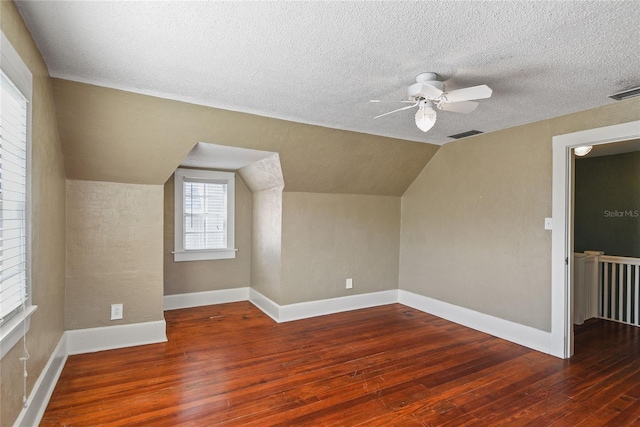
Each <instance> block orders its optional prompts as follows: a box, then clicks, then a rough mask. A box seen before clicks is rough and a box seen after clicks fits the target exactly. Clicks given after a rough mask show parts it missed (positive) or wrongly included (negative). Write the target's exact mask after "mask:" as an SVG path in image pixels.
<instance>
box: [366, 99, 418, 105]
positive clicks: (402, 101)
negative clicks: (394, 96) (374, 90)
mask: <svg viewBox="0 0 640 427" xmlns="http://www.w3.org/2000/svg"><path fill="white" fill-rule="evenodd" d="M369 102H376V103H380V104H382V103H385V104H387V103H390V102H393V103H396V104H397V103H399V102H401V103H409V102H410V103H412V104H415V102H416V101H407V100H400V101H382V100H380V99H371V100H369Z"/></svg>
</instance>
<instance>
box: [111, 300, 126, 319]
mask: <svg viewBox="0 0 640 427" xmlns="http://www.w3.org/2000/svg"><path fill="white" fill-rule="evenodd" d="M123 306H124V304H111V320H118V319H122V318H123V317H124V316H123V314H124V313H123V312H124V308H123Z"/></svg>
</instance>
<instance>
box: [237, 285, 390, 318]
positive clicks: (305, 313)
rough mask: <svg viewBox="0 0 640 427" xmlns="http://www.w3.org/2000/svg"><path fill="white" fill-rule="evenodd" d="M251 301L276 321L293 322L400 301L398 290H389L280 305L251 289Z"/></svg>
mask: <svg viewBox="0 0 640 427" xmlns="http://www.w3.org/2000/svg"><path fill="white" fill-rule="evenodd" d="M249 301H251V303H252V304H253V305H255V306H256V307H258V308H259V309H260V310H262V311H263V312H264V313H265V314H267V315H268V316H269V317H271V318H272V319H273V320H275V321H276V322H279V323H281V322H291V321H293V320H300V319H308V318H311V317H317V316H324V315H327V314H334V313H341V312H344V311H351V310H358V309H361V308H368V307H377V306H380V305H387V304H393V303H396V302H398V291H397V290H395V289H394V290H389V291H381V292H373V293H369V294H360V295H350V296H346V297H338V298H329V299H324V300H318V301H309V302H301V303H295V304H286V305H279V304H277V303H275V302H273V301H272V300H270V299H269V298H267V297H265V296H264V295H262V294H261V293H260V292H258V291H256V290H254V289H251V290H250V292H249Z"/></svg>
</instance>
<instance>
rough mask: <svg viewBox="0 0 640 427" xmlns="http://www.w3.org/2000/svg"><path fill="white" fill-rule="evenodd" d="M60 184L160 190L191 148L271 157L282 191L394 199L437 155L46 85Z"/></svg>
mask: <svg viewBox="0 0 640 427" xmlns="http://www.w3.org/2000/svg"><path fill="white" fill-rule="evenodd" d="M54 88H55V89H54V90H55V99H56V106H57V109H58V121H59V124H60V135H61V139H62V141H63V144H64V152H65V166H66V170H67V177H68V178H70V179H80V180H91V181H94V180H97V181H115V182H131V183H140V184H164V182H165V181H166V180H167V179H168V178H169V176H171V174H172V173H173V171H174V170H175V169H176V168H177V167H178V164H179V163H180V162H181V161H182V159H184V157H185V156H186V155H187V153H188V152H189V151H190V150H191V148H192V147H193V146H194V145H195V144H196V143H197V142H210V143H214V144H221V145H228V146H234V147H241V148H251V149H256V150H265V151H273V152H277V153H279V154H280V161H281V163H282V173H283V175H284V180H285V182H286V183H287V187H286V191H307V192H321V193H349V194H381V195H393V196H401V195H402V193H404V191H405V190H406V188H407V187H408V186H409V184H410V183H411V182H412V181H413V180H414V179H415V177H416V176H417V175H418V173H420V170H422V168H423V167H424V165H425V164H426V163H427V162H428V161H429V159H430V158H431V157H432V156H433V154H434V153H435V152H436V150H437V149H438V146H436V145H432V144H423V143H420V142H410V141H404V140H400V139H393V138H385V137H381V136H375V135H368V134H364V133H357V132H349V131H343V130H338V129H329V128H324V127H320V126H312V125H306V124H301V123H295V122H289V121H286V120H278V119H272V118H268V117H260V116H254V115H251V114H245V113H238V112H233V111H226V110H220V109H216V108H210V107H204V106H199V105H193V104H187V103H184V102H178V101H172V100H168V99H161V98H155V97H152V96H146V95H140V94H135V93H131V92H125V91H121V90H116V89H107V88H103V87H98V86H92V85H88V84H83V83H77V82H71V81H66V80H60V79H54Z"/></svg>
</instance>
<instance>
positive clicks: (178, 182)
mask: <svg viewBox="0 0 640 427" xmlns="http://www.w3.org/2000/svg"><path fill="white" fill-rule="evenodd" d="M185 179H187V180H188V181H189V182H202V183H211V182H224V183H226V184H227V247H226V248H222V249H197V250H193V249H191V250H187V249H185V248H184V236H185V230H184V221H183V220H184V182H185ZM236 251H237V249H235V173H234V172H221V171H212V170H203V169H187V168H178V169H176V172H175V174H174V252H173V260H174V262H182V261H206V260H217V259H233V258H235V257H236Z"/></svg>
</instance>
